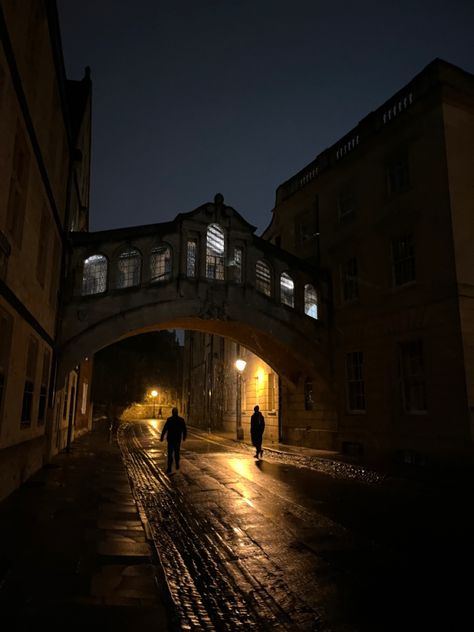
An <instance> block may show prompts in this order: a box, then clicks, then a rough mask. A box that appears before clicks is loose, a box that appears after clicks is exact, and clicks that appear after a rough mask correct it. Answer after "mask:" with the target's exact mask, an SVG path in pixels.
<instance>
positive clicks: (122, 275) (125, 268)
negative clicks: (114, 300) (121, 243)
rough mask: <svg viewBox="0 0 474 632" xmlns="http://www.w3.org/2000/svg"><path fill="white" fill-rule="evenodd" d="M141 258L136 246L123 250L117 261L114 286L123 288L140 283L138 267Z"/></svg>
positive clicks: (139, 266)
mask: <svg viewBox="0 0 474 632" xmlns="http://www.w3.org/2000/svg"><path fill="white" fill-rule="evenodd" d="M141 262H142V258H141V255H140V253H139V252H138V250H137V249H136V248H129V249H128V250H124V251H123V252H122V253H121V254H120V256H119V258H118V261H117V279H116V287H117V288H118V289H121V290H122V289H124V288H127V287H133V286H135V285H138V284H139V283H140V268H141Z"/></svg>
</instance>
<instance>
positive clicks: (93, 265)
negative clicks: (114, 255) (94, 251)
mask: <svg viewBox="0 0 474 632" xmlns="http://www.w3.org/2000/svg"><path fill="white" fill-rule="evenodd" d="M106 289H107V259H106V258H105V257H104V255H91V256H90V257H88V258H87V259H85V260H84V267H83V269H82V296H88V295H89V294H101V293H102V292H105V290H106Z"/></svg>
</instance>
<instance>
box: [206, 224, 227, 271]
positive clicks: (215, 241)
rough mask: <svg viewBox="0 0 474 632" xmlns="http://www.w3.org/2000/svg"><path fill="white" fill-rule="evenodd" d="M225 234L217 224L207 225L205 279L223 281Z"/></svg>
mask: <svg viewBox="0 0 474 632" xmlns="http://www.w3.org/2000/svg"><path fill="white" fill-rule="evenodd" d="M224 257H225V234H224V231H223V229H222V228H221V227H220V226H219V224H209V226H208V228H207V239H206V277H207V278H208V279H216V280H218V281H223V280H224V275H225V258H224Z"/></svg>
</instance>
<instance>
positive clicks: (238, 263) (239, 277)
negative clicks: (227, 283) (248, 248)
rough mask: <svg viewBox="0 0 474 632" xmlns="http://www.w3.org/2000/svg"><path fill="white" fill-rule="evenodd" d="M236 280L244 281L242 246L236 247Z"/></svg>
mask: <svg viewBox="0 0 474 632" xmlns="http://www.w3.org/2000/svg"><path fill="white" fill-rule="evenodd" d="M233 267H234V281H235V282H236V283H242V248H234V261H233Z"/></svg>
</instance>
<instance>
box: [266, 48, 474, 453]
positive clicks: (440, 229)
mask: <svg viewBox="0 0 474 632" xmlns="http://www.w3.org/2000/svg"><path fill="white" fill-rule="evenodd" d="M473 164H474V76H473V75H471V74H469V73H467V72H464V71H463V70H461V69H459V68H457V67H455V66H452V65H451V64H449V63H446V62H443V61H441V60H434V61H433V62H432V63H430V64H429V65H428V66H427V67H426V68H425V69H424V70H423V71H422V72H420V74H418V75H417V76H416V77H415V78H414V79H413V80H412V81H410V82H409V83H408V84H407V85H406V86H405V87H403V88H402V89H401V90H400V91H399V92H397V93H396V94H395V95H393V96H392V97H391V98H390V99H389V100H388V101H387V102H386V103H384V104H383V105H382V106H381V107H380V108H378V109H377V110H375V111H374V112H371V113H370V114H368V115H367V116H366V117H365V118H364V119H363V120H362V121H360V123H359V124H358V125H357V126H356V127H355V128H354V129H352V130H351V131H350V132H349V133H348V134H346V135H345V136H344V137H343V138H341V139H340V140H339V141H338V142H337V143H335V144H334V145H333V146H331V147H329V148H328V149H326V150H325V151H323V152H322V153H321V154H319V155H318V156H317V157H316V158H315V160H314V161H313V162H311V163H310V164H309V165H307V166H306V167H304V168H303V169H302V170H301V171H300V172H298V173H297V174H296V175H295V176H293V177H292V178H290V179H289V180H287V181H286V182H284V183H283V184H281V185H280V186H279V187H278V189H277V193H276V205H275V208H274V210H273V219H272V222H271V224H270V226H269V227H268V228H267V230H266V231H265V233H264V235H263V237H264V238H265V239H268V240H270V241H272V242H273V243H274V244H276V245H278V246H281V248H283V249H285V250H287V251H289V252H292V253H294V254H297V255H298V256H300V257H304V258H306V259H308V260H310V261H312V262H313V263H316V264H317V265H318V266H319V267H320V269H321V270H322V271H326V272H327V274H328V278H329V279H330V281H331V286H332V297H330V300H329V307H330V310H331V312H332V322H331V324H330V329H329V333H330V336H331V347H332V352H331V356H332V357H331V358H330V361H331V363H332V367H333V369H332V370H333V379H334V389H335V391H336V405H337V427H336V431H335V433H334V447H336V448H339V449H342V450H343V451H345V452H347V453H350V454H354V455H364V457H365V458H368V459H378V458H384V459H385V460H387V459H388V460H389V461H391V460H394V459H400V460H402V461H405V462H414V463H424V462H428V463H429V462H433V461H442V460H444V459H457V460H464V459H465V458H466V457H468V456H472V448H473V432H474V419H473V407H474V300H473V299H474V175H473ZM288 396H289V397H290V399H291V397H292V395H291V394H289V395H288ZM283 397H286V395H285V394H283ZM290 406H291V404H290ZM312 430H317V426H314V424H313V426H312ZM300 437H301V434H299V433H298V431H297V429H294V428H293V421H292V420H291V419H289V418H288V419H283V438H284V439H285V440H287V441H289V442H294V441H295V440H299V439H300ZM309 437H310V433H308V443H310V444H311V445H314V447H318V441H317V433H315V432H314V433H313V434H312V437H313V439H309Z"/></svg>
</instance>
